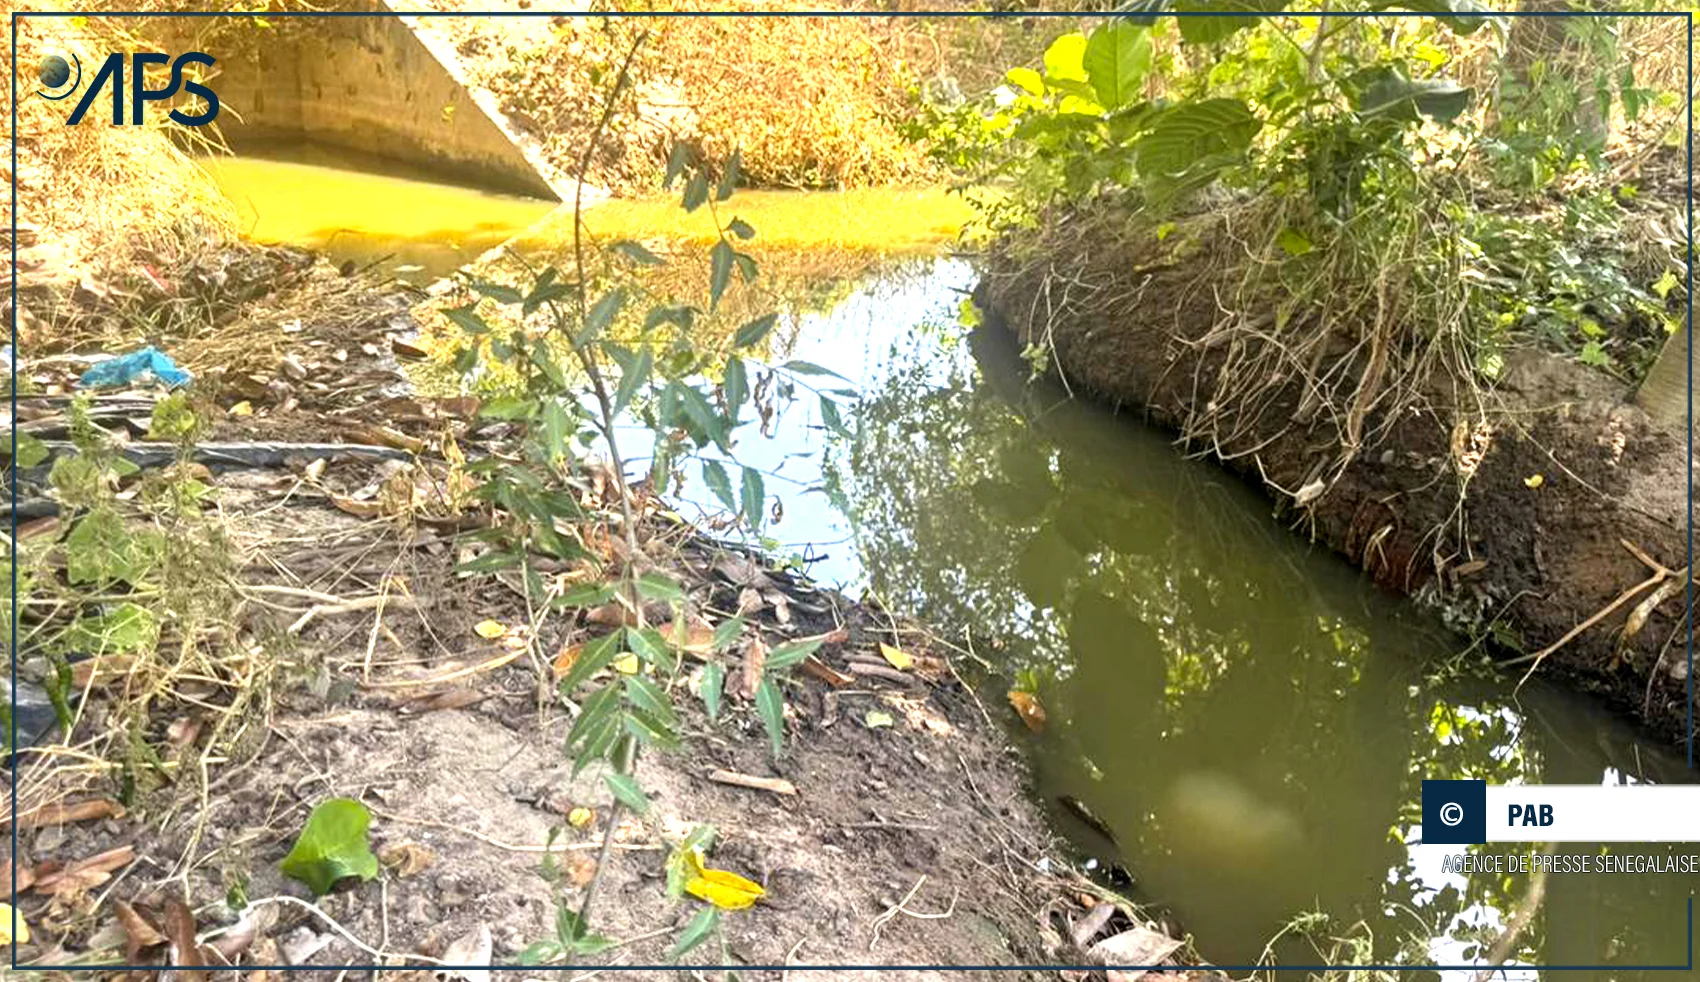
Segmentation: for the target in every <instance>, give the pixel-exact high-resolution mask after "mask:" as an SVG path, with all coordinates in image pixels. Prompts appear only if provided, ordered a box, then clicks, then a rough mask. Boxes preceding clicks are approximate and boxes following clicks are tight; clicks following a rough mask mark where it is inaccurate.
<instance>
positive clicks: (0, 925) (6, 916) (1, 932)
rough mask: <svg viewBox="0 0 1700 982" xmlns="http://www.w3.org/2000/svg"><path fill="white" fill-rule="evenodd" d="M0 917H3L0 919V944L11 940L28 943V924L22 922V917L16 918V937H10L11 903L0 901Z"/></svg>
mask: <svg viewBox="0 0 1700 982" xmlns="http://www.w3.org/2000/svg"><path fill="white" fill-rule="evenodd" d="M0 918H3V920H0V944H3V945H10V944H11V943H12V942H13V941H16V942H17V943H18V944H29V942H30V926H29V925H28V924H25V923H24V919H23V918H22V917H19V918H18V919H17V921H18V936H17V937H16V938H13V937H12V905H11V904H4V903H0Z"/></svg>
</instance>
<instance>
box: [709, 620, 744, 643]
mask: <svg viewBox="0 0 1700 982" xmlns="http://www.w3.org/2000/svg"><path fill="white" fill-rule="evenodd" d="M743 632H744V618H743V616H742V615H739V616H735V617H729V618H727V619H726V620H723V621H721V622H720V623H719V624H716V625H715V626H714V650H715V651H724V650H726V647H727V646H728V645H730V644H731V643H732V642H734V641H736V640H738V635H740V634H742V633H743Z"/></svg>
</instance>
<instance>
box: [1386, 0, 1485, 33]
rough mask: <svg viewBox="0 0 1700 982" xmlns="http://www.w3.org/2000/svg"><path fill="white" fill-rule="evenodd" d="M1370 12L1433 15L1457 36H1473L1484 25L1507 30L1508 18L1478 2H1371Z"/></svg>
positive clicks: (1426, 0)
mask: <svg viewBox="0 0 1700 982" xmlns="http://www.w3.org/2000/svg"><path fill="white" fill-rule="evenodd" d="M1369 9H1371V10H1393V9H1398V10H1414V11H1417V12H1418V13H1424V14H1434V15H1435V20H1438V21H1440V22H1441V23H1442V24H1445V25H1446V26H1447V27H1449V28H1451V29H1452V30H1453V31H1454V32H1456V33H1458V34H1473V33H1475V32H1476V31H1477V30H1480V29H1481V27H1482V26H1483V25H1485V24H1498V25H1500V27H1501V29H1508V24H1509V21H1510V18H1508V17H1503V16H1495V15H1494V10H1493V8H1492V7H1489V6H1487V5H1486V4H1483V3H1480V2H1478V0H1371V2H1370V4H1369Z"/></svg>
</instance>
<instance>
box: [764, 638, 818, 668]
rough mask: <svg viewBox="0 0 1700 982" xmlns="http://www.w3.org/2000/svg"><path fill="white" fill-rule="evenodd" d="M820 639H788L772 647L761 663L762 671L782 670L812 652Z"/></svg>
mask: <svg viewBox="0 0 1700 982" xmlns="http://www.w3.org/2000/svg"><path fill="white" fill-rule="evenodd" d="M821 643H822V642H821V639H819V638H815V639H812V640H809V641H790V642H787V643H785V644H782V645H780V646H779V647H777V648H774V649H773V650H772V651H770V652H768V653H767V661H765V662H763V663H762V671H765V672H783V671H784V670H785V669H787V668H790V667H791V666H792V665H795V664H797V663H798V662H800V661H802V660H803V659H805V658H807V657H809V656H810V655H812V654H814V653H815V652H816V651H817V650H819V648H820V646H821Z"/></svg>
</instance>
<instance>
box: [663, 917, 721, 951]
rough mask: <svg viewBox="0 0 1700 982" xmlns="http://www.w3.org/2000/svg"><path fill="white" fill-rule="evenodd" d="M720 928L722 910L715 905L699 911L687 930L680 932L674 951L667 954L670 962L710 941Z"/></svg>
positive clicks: (687, 926)
mask: <svg viewBox="0 0 1700 982" xmlns="http://www.w3.org/2000/svg"><path fill="white" fill-rule="evenodd" d="M719 927H720V908H718V907H715V906H713V905H709V906H707V907H704V908H703V909H702V910H699V911H697V915H696V916H695V917H693V918H691V922H690V923H689V924H686V925H685V929H684V930H683V931H680V932H679V940H678V941H676V942H674V944H673V950H671V951H669V952H668V953H667V958H668V960H669V961H678V960H679V958H680V957H681V956H683V955H684V954H685V953H686V952H688V951H690V950H691V949H692V948H695V947H696V946H697V945H700V944H702V943H703V942H704V941H707V940H708V939H709V936H710V935H712V934H714V932H715V930H716V929H718V928H719Z"/></svg>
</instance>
